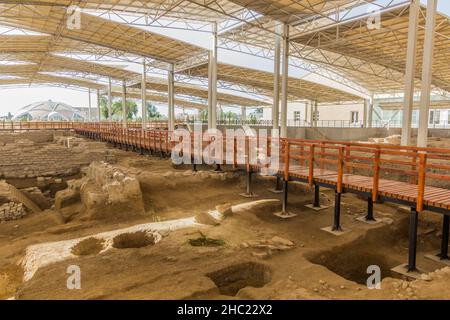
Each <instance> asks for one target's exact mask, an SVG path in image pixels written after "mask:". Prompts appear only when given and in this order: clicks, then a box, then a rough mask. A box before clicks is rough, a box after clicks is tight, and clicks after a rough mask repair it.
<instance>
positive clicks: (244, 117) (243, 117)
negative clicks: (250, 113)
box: [241, 107, 247, 122]
mask: <svg viewBox="0 0 450 320" xmlns="http://www.w3.org/2000/svg"><path fill="white" fill-rule="evenodd" d="M241 120H242V122H244V121H246V120H247V108H245V107H241Z"/></svg>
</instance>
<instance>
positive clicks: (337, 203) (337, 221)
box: [331, 191, 342, 231]
mask: <svg viewBox="0 0 450 320" xmlns="http://www.w3.org/2000/svg"><path fill="white" fill-rule="evenodd" d="M341 196H342V194H341V193H340V192H337V191H336V193H335V196H334V218H333V227H332V228H331V231H342V228H341Z"/></svg>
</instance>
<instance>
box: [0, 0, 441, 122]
mask: <svg viewBox="0 0 450 320" xmlns="http://www.w3.org/2000/svg"><path fill="white" fill-rule="evenodd" d="M380 1H383V0H380ZM421 2H422V3H423V4H425V5H426V2H427V0H421ZM438 10H439V11H440V12H441V13H444V14H446V15H448V16H450V1H449V0H438ZM149 30H151V31H154V32H156V33H161V34H164V35H167V36H170V37H173V38H176V39H180V40H183V41H187V42H190V43H193V44H196V45H199V46H202V47H204V48H208V47H209V46H210V43H211V38H210V36H209V35H208V34H206V33H200V32H193V31H184V30H173V29H162V28H156V27H155V28H153V27H150V28H149ZM218 59H219V61H222V62H226V63H230V64H235V65H238V66H243V67H251V68H256V69H260V70H264V71H271V72H272V71H273V63H272V62H270V61H269V60H266V59H261V58H255V57H252V56H249V55H245V54H240V53H236V52H231V51H226V50H221V49H220V50H219V53H218ZM289 72H290V75H291V76H294V77H305V76H306V77H308V75H307V72H305V71H301V70H299V69H298V68H290V70H289ZM309 77H310V78H311V79H313V80H317V79H315V78H316V77H315V76H309ZM0 97H1V99H0V116H4V115H7V114H8V112H11V113H13V114H14V113H16V112H17V111H18V110H19V109H20V108H22V107H24V106H26V105H29V104H31V103H34V102H38V101H47V100H53V101H58V102H64V103H67V104H69V105H72V106H76V107H81V106H85V107H87V106H88V105H89V97H88V93H87V92H83V91H79V90H72V89H64V88H56V87H25V88H6V89H4V88H1V87H0ZM91 99H92V106H93V107H95V105H96V100H97V99H96V96H95V95H94V94H92V96H91ZM158 108H159V109H160V112H162V113H163V114H165V113H166V112H167V107H164V106H162V107H158ZM236 111H237V110H236Z"/></svg>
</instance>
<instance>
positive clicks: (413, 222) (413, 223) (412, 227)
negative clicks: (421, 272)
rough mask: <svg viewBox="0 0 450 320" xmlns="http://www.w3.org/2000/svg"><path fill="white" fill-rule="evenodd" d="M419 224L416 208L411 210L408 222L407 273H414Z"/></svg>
mask: <svg viewBox="0 0 450 320" xmlns="http://www.w3.org/2000/svg"><path fill="white" fill-rule="evenodd" d="M418 222H419V214H418V213H417V210H416V208H411V213H410V222H409V255H408V267H407V268H408V272H411V271H416V270H417V268H416V256H417V225H418Z"/></svg>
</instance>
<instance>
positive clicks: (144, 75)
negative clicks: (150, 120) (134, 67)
mask: <svg viewBox="0 0 450 320" xmlns="http://www.w3.org/2000/svg"><path fill="white" fill-rule="evenodd" d="M141 104H142V129H143V130H144V129H146V128H147V66H146V63H145V58H144V59H142V81H141Z"/></svg>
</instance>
